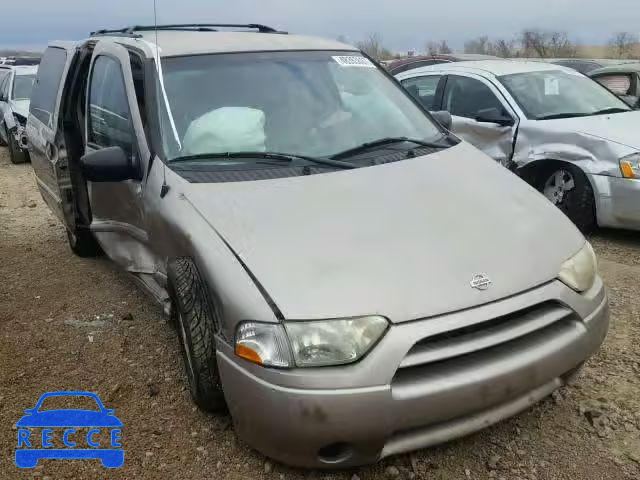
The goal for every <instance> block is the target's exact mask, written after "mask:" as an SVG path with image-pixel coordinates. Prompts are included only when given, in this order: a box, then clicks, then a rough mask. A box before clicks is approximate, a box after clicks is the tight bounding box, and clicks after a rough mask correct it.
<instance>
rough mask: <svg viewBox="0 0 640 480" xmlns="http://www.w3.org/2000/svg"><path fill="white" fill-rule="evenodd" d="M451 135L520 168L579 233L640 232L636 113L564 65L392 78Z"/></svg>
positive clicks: (474, 67) (485, 66)
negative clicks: (446, 119)
mask: <svg viewBox="0 0 640 480" xmlns="http://www.w3.org/2000/svg"><path fill="white" fill-rule="evenodd" d="M396 78H397V79H398V80H399V81H400V82H401V83H402V84H403V85H404V86H405V88H407V89H408V90H409V92H411V93H412V94H413V96H414V97H415V98H416V100H417V101H418V102H420V103H421V104H422V105H423V106H424V107H425V108H426V109H428V110H431V111H438V110H446V111H448V112H449V113H451V116H452V119H453V122H452V131H453V132H454V133H455V134H457V135H458V136H460V137H461V138H463V139H464V140H467V141H469V142H470V143H472V144H473V145H475V146H476V147H477V148H479V149H480V150H483V151H484V152H485V153H487V154H488V155H490V156H491V157H493V158H494V159H495V160H497V161H499V162H501V163H502V164H504V165H505V166H507V167H509V168H511V169H512V170H514V171H515V172H517V173H518V174H519V175H520V176H521V177H522V178H524V179H525V180H526V181H528V182H529V183H531V184H532V185H533V186H535V187H536V188H537V189H538V190H539V191H541V192H542V193H544V195H545V196H546V197H547V198H548V199H549V200H551V201H552V202H553V203H554V204H555V205H557V206H558V207H559V208H560V209H561V210H562V211H563V212H565V213H566V214H567V215H568V216H569V218H571V220H573V222H574V223H575V224H576V225H577V226H578V227H580V228H581V229H582V230H583V231H588V230H590V229H591V228H593V227H595V226H596V225H599V226H603V227H615V228H629V229H634V230H640V133H639V132H640V111H633V110H632V109H631V108H630V107H629V106H628V105H627V104H626V103H624V102H623V101H622V100H620V99H619V98H617V97H616V96H615V95H614V94H612V93H611V92H610V91H609V90H607V89H606V88H605V87H603V86H601V85H600V84H598V83H597V82H594V81H593V80H591V79H589V78H588V77H586V76H584V75H583V74H581V73H579V72H577V71H575V70H572V69H570V68H566V67H562V66H559V65H552V64H545V63H540V62H519V61H510V60H487V61H478V62H460V63H449V64H439V65H433V66H428V67H423V68H417V69H414V70H410V71H407V72H403V73H401V74H399V75H397V77H396Z"/></svg>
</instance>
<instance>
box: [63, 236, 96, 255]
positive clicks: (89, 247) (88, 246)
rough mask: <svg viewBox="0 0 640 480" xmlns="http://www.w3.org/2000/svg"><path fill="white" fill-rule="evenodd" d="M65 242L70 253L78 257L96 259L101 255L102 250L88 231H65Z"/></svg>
mask: <svg viewBox="0 0 640 480" xmlns="http://www.w3.org/2000/svg"><path fill="white" fill-rule="evenodd" d="M67 241H68V242H69V247H70V248H71V251H72V252H73V253H75V254H76V255H77V256H79V257H83V258H87V257H88V258H90V257H98V256H100V255H101V254H102V249H101V248H100V245H99V244H98V241H97V240H96V239H95V237H94V236H93V234H92V233H91V232H90V231H88V230H78V229H76V230H74V231H73V232H72V231H71V230H69V229H67Z"/></svg>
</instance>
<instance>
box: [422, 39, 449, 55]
mask: <svg viewBox="0 0 640 480" xmlns="http://www.w3.org/2000/svg"><path fill="white" fill-rule="evenodd" d="M424 49H425V51H426V52H427V53H428V54H429V55H437V54H439V53H444V54H449V53H452V52H453V50H451V48H450V47H449V44H448V43H447V41H446V40H442V41H441V42H434V41H429V42H427V43H426V44H425V46H424Z"/></svg>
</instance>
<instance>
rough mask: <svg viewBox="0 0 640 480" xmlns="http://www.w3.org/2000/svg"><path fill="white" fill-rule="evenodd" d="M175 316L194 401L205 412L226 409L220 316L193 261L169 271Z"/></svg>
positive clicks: (178, 261) (178, 263)
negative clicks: (220, 367)
mask: <svg viewBox="0 0 640 480" xmlns="http://www.w3.org/2000/svg"><path fill="white" fill-rule="evenodd" d="M168 284H169V285H168V290H169V295H170V297H171V316H172V321H173V323H174V324H175V326H176V328H177V330H178V335H179V337H180V345H181V347H182V355H183V357H184V363H185V368H186V372H187V378H188V380H189V388H190V390H191V397H192V398H193V400H194V402H195V403H196V405H198V406H199V407H200V408H201V409H203V410H205V411H219V410H223V409H224V408H225V402H224V395H223V393H222V383H221V381H220V373H219V371H218V363H217V359H216V347H215V338H214V335H215V332H216V325H217V322H216V312H215V309H214V308H213V307H212V303H211V301H210V298H209V293H208V290H207V287H206V285H205V283H204V281H203V279H202V277H201V276H200V273H199V272H198V269H197V267H196V265H195V263H194V262H193V260H191V259H190V258H186V257H181V258H177V259H175V260H174V261H173V262H171V264H170V266H169V269H168Z"/></svg>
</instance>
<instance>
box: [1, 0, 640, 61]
mask: <svg viewBox="0 0 640 480" xmlns="http://www.w3.org/2000/svg"><path fill="white" fill-rule="evenodd" d="M156 2H157V12H158V22H159V23H189V22H199V23H207V22H210V23H224V22H232V23H263V24H267V25H270V26H274V27H277V28H279V29H282V30H286V31H289V32H292V33H303V34H311V35H319V36H324V37H330V38H337V37H338V36H341V35H342V36H344V37H346V38H347V39H348V40H349V41H350V42H351V43H355V42H357V41H358V40H361V39H363V38H365V37H366V36H367V35H368V34H371V33H374V32H375V33H379V34H380V35H382V38H383V43H384V45H385V46H386V47H388V48H390V49H391V50H393V51H397V52H404V51H407V50H414V49H415V50H418V51H419V50H421V49H422V48H423V47H424V45H425V44H426V42H427V41H430V40H442V39H446V40H447V41H448V42H449V44H450V46H451V47H453V48H454V50H455V49H462V47H463V45H464V41H465V40H468V39H470V38H473V37H477V36H480V35H488V36H489V37H491V38H503V37H507V38H512V37H513V36H515V35H517V33H518V32H520V31H521V30H522V29H523V28H529V27H537V28H541V29H554V30H566V31H568V32H569V34H570V36H571V37H572V38H573V39H576V40H577V41H579V42H581V43H582V44H585V45H597V44H604V43H606V42H607V40H608V39H609V38H610V37H611V35H612V34H613V33H614V32H619V31H630V32H632V33H634V34H640V0H608V1H605V0H526V1H525V0H456V1H455V2H453V1H449V2H446V1H438V2H435V1H429V0H224V1H223V0H156ZM1 3H2V4H3V6H2V12H1V15H2V21H1V22H0V48H9V47H21V48H24V47H28V48H43V47H44V46H46V44H47V43H48V42H49V41H50V40H76V39H82V38H84V37H86V36H87V35H88V34H89V32H90V31H92V30H96V29H99V28H108V27H111V28H114V27H123V26H126V25H131V24H153V22H154V20H153V19H154V16H153V0H99V1H96V0H1Z"/></svg>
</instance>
